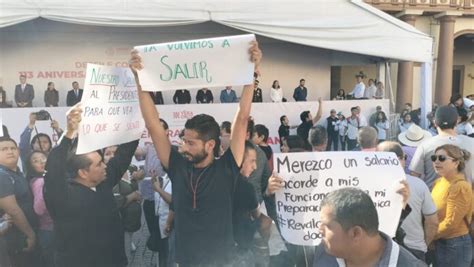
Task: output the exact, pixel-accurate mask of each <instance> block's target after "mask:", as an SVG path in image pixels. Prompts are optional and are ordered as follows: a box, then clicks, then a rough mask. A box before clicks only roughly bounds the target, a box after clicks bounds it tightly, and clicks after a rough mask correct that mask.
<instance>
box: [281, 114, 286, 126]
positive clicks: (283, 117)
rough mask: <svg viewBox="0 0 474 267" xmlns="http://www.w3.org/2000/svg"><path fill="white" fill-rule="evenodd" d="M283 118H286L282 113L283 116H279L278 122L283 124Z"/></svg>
mask: <svg viewBox="0 0 474 267" xmlns="http://www.w3.org/2000/svg"><path fill="white" fill-rule="evenodd" d="M285 118H286V115H283V116H281V117H280V123H281V124H283V121H284V120H285Z"/></svg>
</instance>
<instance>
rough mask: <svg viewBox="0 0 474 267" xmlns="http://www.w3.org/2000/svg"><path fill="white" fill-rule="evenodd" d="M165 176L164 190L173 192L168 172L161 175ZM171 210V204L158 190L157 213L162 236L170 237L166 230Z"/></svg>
mask: <svg viewBox="0 0 474 267" xmlns="http://www.w3.org/2000/svg"><path fill="white" fill-rule="evenodd" d="M161 178H163V184H162V185H161V186H162V187H163V191H165V192H166V193H168V194H171V192H172V190H171V180H170V179H169V177H168V174H165V175H163V176H161ZM169 212H170V206H169V205H168V203H166V201H165V200H164V199H163V198H162V197H161V196H160V194H159V193H158V192H155V215H156V216H158V219H159V224H160V233H161V238H162V239H163V238H166V237H168V234H167V233H166V231H165V227H166V220H168V213H169Z"/></svg>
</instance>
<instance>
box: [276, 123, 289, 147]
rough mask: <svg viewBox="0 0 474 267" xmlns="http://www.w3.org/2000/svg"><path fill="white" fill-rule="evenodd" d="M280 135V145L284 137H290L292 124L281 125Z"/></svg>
mask: <svg viewBox="0 0 474 267" xmlns="http://www.w3.org/2000/svg"><path fill="white" fill-rule="evenodd" d="M278 136H279V137H280V145H283V141H282V139H283V138H285V139H288V136H290V126H285V125H283V124H282V125H280V128H278Z"/></svg>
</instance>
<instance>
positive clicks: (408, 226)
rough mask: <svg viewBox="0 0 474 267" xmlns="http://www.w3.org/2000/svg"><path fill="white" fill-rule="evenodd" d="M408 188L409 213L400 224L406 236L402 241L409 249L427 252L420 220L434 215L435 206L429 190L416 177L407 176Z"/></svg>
mask: <svg viewBox="0 0 474 267" xmlns="http://www.w3.org/2000/svg"><path fill="white" fill-rule="evenodd" d="M407 182H408V186H409V187H410V198H409V199H408V204H409V205H410V208H411V212H410V214H409V215H408V216H407V217H406V218H405V220H404V221H403V223H402V229H403V230H404V231H405V233H406V236H405V239H403V241H404V243H405V245H406V246H407V247H409V248H411V249H416V250H421V251H423V252H426V251H427V245H426V243H425V233H424V230H423V222H422V218H423V217H424V216H429V215H433V214H435V213H436V205H435V204H434V202H433V198H432V197H431V193H430V189H429V188H428V186H426V184H425V183H424V182H423V180H421V179H420V178H418V177H414V176H411V175H407Z"/></svg>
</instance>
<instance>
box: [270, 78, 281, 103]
mask: <svg viewBox="0 0 474 267" xmlns="http://www.w3.org/2000/svg"><path fill="white" fill-rule="evenodd" d="M270 98H271V99H272V101H273V102H275V103H279V102H282V100H283V89H282V88H280V83H279V82H278V80H274V81H273V85H272V88H271V89H270Z"/></svg>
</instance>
